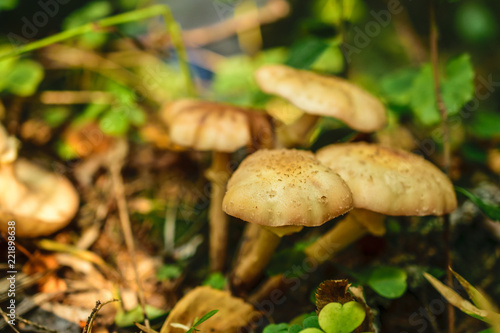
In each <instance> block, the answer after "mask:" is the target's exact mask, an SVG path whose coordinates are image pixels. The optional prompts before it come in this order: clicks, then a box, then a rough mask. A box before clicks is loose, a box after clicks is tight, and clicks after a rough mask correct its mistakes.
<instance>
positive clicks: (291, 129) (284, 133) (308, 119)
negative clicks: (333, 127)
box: [276, 113, 319, 147]
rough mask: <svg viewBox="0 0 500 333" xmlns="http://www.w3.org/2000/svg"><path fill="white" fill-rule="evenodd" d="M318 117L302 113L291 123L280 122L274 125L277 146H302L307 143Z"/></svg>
mask: <svg viewBox="0 0 500 333" xmlns="http://www.w3.org/2000/svg"><path fill="white" fill-rule="evenodd" d="M318 119H319V117H318V116H316V115H311V114H308V113H304V115H302V116H301V117H300V118H299V119H298V120H297V121H295V122H294V123H293V124H290V125H285V124H280V125H278V126H277V127H276V137H277V140H278V142H277V143H276V146H277V147H293V146H297V145H299V146H304V145H306V144H307V142H308V140H309V138H310V136H311V133H312V132H311V131H312V129H313V128H314V127H315V126H316V124H317V123H318Z"/></svg>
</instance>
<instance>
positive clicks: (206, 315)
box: [186, 310, 219, 333]
mask: <svg viewBox="0 0 500 333" xmlns="http://www.w3.org/2000/svg"><path fill="white" fill-rule="evenodd" d="M217 312H219V310H212V311H210V312H208V313H206V314H205V315H203V317H201V318H200V319H199V320H198V321H197V322H196V323H194V324H193V327H191V329H190V330H189V331H187V332H186V333H190V332H192V331H194V329H195V328H196V327H198V326H199V325H200V324H202V323H204V322H206V321H207V320H208V319H210V318H212V317H213V316H214V315H215V314H216V313H217Z"/></svg>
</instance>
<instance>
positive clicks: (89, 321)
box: [83, 299, 119, 333]
mask: <svg viewBox="0 0 500 333" xmlns="http://www.w3.org/2000/svg"><path fill="white" fill-rule="evenodd" d="M111 302H119V301H118V300H117V299H112V300H109V301H107V302H104V303H101V301H97V302H95V307H94V308H93V309H92V312H91V313H90V315H89V318H88V319H87V323H86V324H85V327H84V328H83V333H90V332H92V325H93V324H94V320H95V318H96V316H97V313H98V312H99V310H101V309H102V307H103V306H105V305H106V304H109V303H111Z"/></svg>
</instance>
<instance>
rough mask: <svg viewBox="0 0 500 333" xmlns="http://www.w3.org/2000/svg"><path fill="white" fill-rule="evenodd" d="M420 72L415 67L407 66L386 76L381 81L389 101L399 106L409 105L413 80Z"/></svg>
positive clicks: (384, 93)
mask: <svg viewBox="0 0 500 333" xmlns="http://www.w3.org/2000/svg"><path fill="white" fill-rule="evenodd" d="M418 73H419V72H418V70H416V69H414V68H406V69H402V70H398V71H395V72H392V73H390V74H388V75H386V76H384V77H383V78H382V81H381V82H380V85H381V89H382V94H383V96H384V97H385V98H386V99H387V100H388V102H389V103H392V104H396V105H398V106H406V105H409V104H410V99H411V96H412V86H413V81H414V80H415V78H416V77H417V75H418Z"/></svg>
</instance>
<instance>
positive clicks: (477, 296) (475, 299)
mask: <svg viewBox="0 0 500 333" xmlns="http://www.w3.org/2000/svg"><path fill="white" fill-rule="evenodd" d="M450 270H451V272H452V273H453V275H454V276H455V279H457V280H458V282H460V284H461V285H462V287H464V289H465V291H466V292H467V295H469V298H470V299H471V300H472V303H474V305H475V306H477V307H478V308H480V309H481V304H489V303H490V302H489V301H488V300H487V299H486V297H484V296H483V295H482V294H481V293H480V292H479V291H478V290H477V289H476V288H474V287H473V286H472V285H471V284H470V283H469V282H468V281H467V280H466V279H464V278H463V277H462V276H461V275H460V274H458V273H457V272H455V271H454V270H452V269H450ZM490 307H492V306H490Z"/></svg>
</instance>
